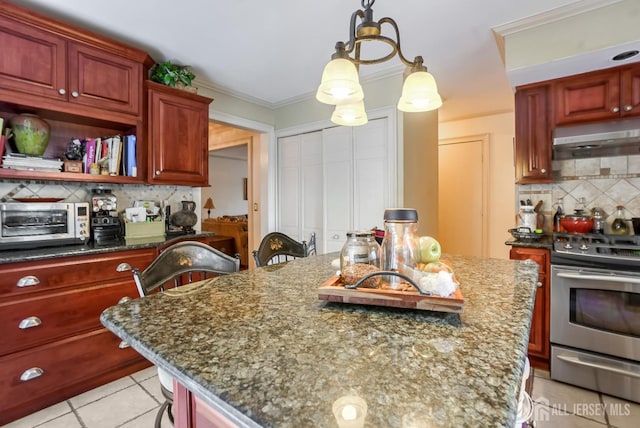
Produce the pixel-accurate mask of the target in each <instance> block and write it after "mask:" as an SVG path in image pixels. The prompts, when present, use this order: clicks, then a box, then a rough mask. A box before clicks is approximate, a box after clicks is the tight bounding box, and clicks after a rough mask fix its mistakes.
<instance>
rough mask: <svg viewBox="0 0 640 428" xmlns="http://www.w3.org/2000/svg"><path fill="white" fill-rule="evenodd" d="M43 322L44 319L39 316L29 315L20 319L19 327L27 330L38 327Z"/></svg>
mask: <svg viewBox="0 0 640 428" xmlns="http://www.w3.org/2000/svg"><path fill="white" fill-rule="evenodd" d="M40 324H42V321H41V320H40V318H38V317H29V318H25V319H23V320H22V321H20V324H18V328H19V329H21V330H26V329H28V328H32V327H37V326H39V325H40Z"/></svg>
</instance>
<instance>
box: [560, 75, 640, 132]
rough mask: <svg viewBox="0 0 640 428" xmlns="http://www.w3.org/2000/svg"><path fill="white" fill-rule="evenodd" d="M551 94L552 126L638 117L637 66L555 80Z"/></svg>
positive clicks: (639, 84)
mask: <svg viewBox="0 0 640 428" xmlns="http://www.w3.org/2000/svg"><path fill="white" fill-rule="evenodd" d="M553 93H554V111H555V114H554V124H555V125H556V126H558V125H570V124H574V123H583V122H595V121H608V120H617V119H624V118H630V117H635V116H640V64H635V65H631V66H625V67H616V68H610V69H606V70H600V71H595V72H589V73H583V74H579V75H575V76H571V77H566V78H562V79H557V80H555V81H554V83H553Z"/></svg>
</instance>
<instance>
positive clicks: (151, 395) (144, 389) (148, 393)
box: [129, 375, 162, 405]
mask: <svg viewBox="0 0 640 428" xmlns="http://www.w3.org/2000/svg"><path fill="white" fill-rule="evenodd" d="M129 377H130V378H131V379H132V380H133V382H134V383H135V384H136V385H138V386H139V387H140V388H142V390H143V391H144V392H146V393H147V395H149V396H150V397H151V398H152V399H153V401H155V402H156V403H158V405H161V404H162V403H161V402H159V401H158V399H157V398H156V397H155V396H154V395H153V394H152V393H151V392H150V391H148V390H147V388H145V387H144V386H143V385H142V383H141V382H138V381H137V380H136V379H134V378H133V376H131V375H129ZM152 377H153V376H149V377H148V378H146V379H143V381H145V380H149V379H151V378H152Z"/></svg>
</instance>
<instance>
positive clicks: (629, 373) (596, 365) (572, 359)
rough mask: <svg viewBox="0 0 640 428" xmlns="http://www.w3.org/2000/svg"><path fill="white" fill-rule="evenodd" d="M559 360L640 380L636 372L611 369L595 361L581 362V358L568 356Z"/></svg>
mask: <svg viewBox="0 0 640 428" xmlns="http://www.w3.org/2000/svg"><path fill="white" fill-rule="evenodd" d="M557 358H558V359H559V360H562V361H565V362H567V363H569V364H576V365H578V366H587V367H591V368H594V369H600V370H605V371H608V372H612V373H616V374H620V375H624V376H631V377H635V378H638V379H640V373H638V372H635V371H631V370H625V369H621V368H618V367H611V366H608V365H605V364H599V363H596V362H593V361H584V360H581V359H580V358H579V357H571V356H568V355H558V356H557Z"/></svg>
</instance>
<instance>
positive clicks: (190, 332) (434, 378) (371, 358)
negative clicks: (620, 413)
mask: <svg viewBox="0 0 640 428" xmlns="http://www.w3.org/2000/svg"><path fill="white" fill-rule="evenodd" d="M336 255H337V254H330V255H319V256H311V257H307V258H303V259H297V260H294V261H292V262H289V263H286V264H281V265H275V266H267V267H264V268H260V269H255V270H250V271H244V272H240V273H236V274H232V275H228V276H224V277H219V278H216V279H212V280H205V281H202V282H199V283H195V284H192V285H187V286H184V287H181V288H178V289H173V290H170V291H166V292H164V293H159V294H155V295H152V296H149V297H145V298H142V299H135V300H132V301H129V302H127V303H124V304H121V305H117V306H114V307H111V308H108V309H107V310H106V311H104V312H103V314H102V316H101V321H102V323H103V324H104V325H105V326H106V327H107V328H108V329H110V330H112V331H113V332H114V333H115V334H116V335H118V336H120V337H121V338H122V339H123V340H125V341H126V342H128V343H129V344H130V345H131V346H132V347H133V348H134V349H136V350H137V351H138V352H140V353H141V354H142V355H143V356H145V357H146V358H147V359H149V360H150V361H152V362H153V363H154V364H156V365H158V366H160V367H162V368H164V369H166V370H167V371H168V372H169V373H171V374H172V375H173V376H174V378H175V379H176V381H177V382H178V383H180V384H181V385H184V386H185V387H186V388H187V389H188V390H189V391H192V392H193V393H194V394H195V396H197V397H198V398H199V399H200V400H202V401H203V402H204V403H206V404H207V405H208V406H210V407H211V408H212V409H214V410H215V411H217V412H218V413H220V414H222V415H223V416H224V417H225V418H227V419H228V420H230V421H231V422H233V423H234V424H236V425H239V426H268V427H335V426H337V423H336V419H335V417H334V415H333V412H332V404H333V403H334V402H335V401H336V400H337V399H338V398H340V397H343V396H351V395H357V396H359V397H361V398H362V399H364V400H365V401H366V403H367V406H368V412H367V415H366V420H365V426H370V427H401V426H402V425H403V418H407V417H409V416H411V417H418V418H423V419H425V420H427V421H428V424H429V425H428V426H443V427H459V426H492V427H497V426H504V427H511V426H513V425H514V423H515V419H516V407H517V397H518V394H519V391H520V385H521V379H522V373H523V369H524V361H525V357H526V353H527V343H528V338H529V323H530V321H531V315H532V308H533V303H534V298H535V290H536V281H537V274H538V268H537V265H536V264H535V263H532V262H520V261H510V260H498V259H477V258H469V257H461V256H456V257H449V260H450V261H451V262H452V265H453V267H454V270H455V272H456V275H457V277H458V279H459V281H460V284H461V290H462V293H463V295H464V298H465V305H464V312H463V313H462V314H454V313H441V312H430V311H418V310H406V309H394V308H382V307H374V306H364V305H349V304H341V303H331V302H326V301H320V300H318V287H319V286H320V284H322V283H323V282H324V281H325V280H326V279H327V278H329V277H330V276H331V275H333V274H335V268H333V267H332V266H331V263H330V262H331V260H332V259H333V258H335V257H336ZM178 414H180V411H178ZM180 422H181V421H176V426H180Z"/></svg>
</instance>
